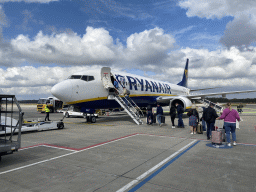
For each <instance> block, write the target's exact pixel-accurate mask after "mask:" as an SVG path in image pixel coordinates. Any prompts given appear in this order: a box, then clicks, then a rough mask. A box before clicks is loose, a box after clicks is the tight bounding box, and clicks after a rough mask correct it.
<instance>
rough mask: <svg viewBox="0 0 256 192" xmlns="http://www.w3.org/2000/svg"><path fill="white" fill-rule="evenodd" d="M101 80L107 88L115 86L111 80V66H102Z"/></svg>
mask: <svg viewBox="0 0 256 192" xmlns="http://www.w3.org/2000/svg"><path fill="white" fill-rule="evenodd" d="M101 80H102V83H103V86H104V88H105V89H110V88H114V85H113V83H112V82H111V68H110V67H102V68H101Z"/></svg>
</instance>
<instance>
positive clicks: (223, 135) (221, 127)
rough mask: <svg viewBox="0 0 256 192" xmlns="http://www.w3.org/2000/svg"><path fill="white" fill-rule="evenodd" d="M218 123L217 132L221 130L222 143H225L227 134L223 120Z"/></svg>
mask: <svg viewBox="0 0 256 192" xmlns="http://www.w3.org/2000/svg"><path fill="white" fill-rule="evenodd" d="M217 122H218V123H217V124H218V127H217V129H216V131H217V130H219V131H221V132H222V142H225V141H226V134H225V128H224V127H223V126H224V121H223V120H218V121H217Z"/></svg>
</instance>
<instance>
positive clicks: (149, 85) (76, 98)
mask: <svg viewBox="0 0 256 192" xmlns="http://www.w3.org/2000/svg"><path fill="white" fill-rule="evenodd" d="M111 75H112V76H114V77H115V79H117V81H118V82H119V86H120V87H121V84H122V86H123V87H126V89H128V90H129V91H130V97H131V98H132V99H133V100H134V101H135V102H136V103H137V105H138V106H139V107H140V106H142V107H143V106H147V104H156V99H157V98H158V97H160V96H179V95H188V94H189V89H188V88H185V87H182V86H179V85H176V84H171V83H167V82H163V81H158V80H154V79H152V78H146V77H142V76H138V75H133V74H129V73H124V72H114V71H113V72H111ZM86 76H87V77H86ZM89 76H90V80H88V79H89ZM79 77H81V78H79ZM92 77H93V78H92ZM86 78H87V81H86V80H84V79H86ZM92 79H93V80H92ZM51 92H52V94H53V95H54V96H55V97H57V98H59V99H60V100H61V101H63V102H65V103H67V104H75V105H78V106H80V107H83V108H94V109H104V108H115V107H119V106H118V104H117V103H116V102H115V101H113V100H112V101H110V100H108V95H109V92H108V89H106V88H104V86H103V81H102V76H101V71H100V69H99V70H94V71H85V72H78V73H75V74H74V75H72V76H71V77H70V78H69V79H67V80H64V81H62V82H60V83H58V84H56V85H55V86H54V87H53V88H52V90H51Z"/></svg>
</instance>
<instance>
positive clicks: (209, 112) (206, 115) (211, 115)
mask: <svg viewBox="0 0 256 192" xmlns="http://www.w3.org/2000/svg"><path fill="white" fill-rule="evenodd" d="M213 106H214V105H213V103H211V104H210V105H209V107H208V108H206V109H205V110H204V112H203V119H204V120H205V122H206V124H207V140H210V136H211V134H212V130H213V128H214V124H215V119H216V118H217V117H218V115H217V113H216V111H215V109H213Z"/></svg>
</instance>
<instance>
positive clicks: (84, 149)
mask: <svg viewBox="0 0 256 192" xmlns="http://www.w3.org/2000/svg"><path fill="white" fill-rule="evenodd" d="M136 135H137V133H136V134H132V135H127V136H124V137H120V138H117V139H112V140H110V141H106V142H102V143H98V144H96V145H92V146H88V147H85V148H81V149H78V150H76V151H74V152H72V153H68V154H65V155H61V156H57V157H53V158H50V159H46V160H43V161H39V162H36V163H32V164H29V165H25V166H22V167H17V168H14V169H10V170H8V171H3V172H0V175H3V174H6V173H10V172H13V171H17V170H21V169H24V168H27V167H32V166H34V165H39V164H42V163H45V162H49V161H52V160H55V159H59V158H62V157H66V156H69V155H73V154H76V153H79V152H83V151H86V150H89V149H93V148H96V147H100V146H103V145H107V144H110V143H113V142H116V141H120V140H123V139H127V138H130V137H133V136H136ZM42 145H45V144H41V146H42ZM39 146H40V144H39V145H34V146H31V147H27V148H23V149H31V148H34V147H39ZM49 146H50V145H49Z"/></svg>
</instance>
